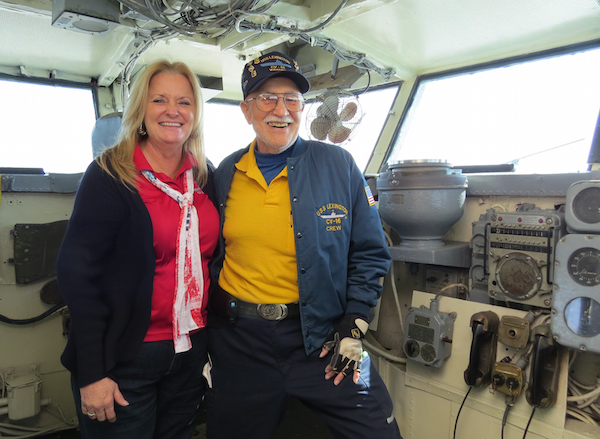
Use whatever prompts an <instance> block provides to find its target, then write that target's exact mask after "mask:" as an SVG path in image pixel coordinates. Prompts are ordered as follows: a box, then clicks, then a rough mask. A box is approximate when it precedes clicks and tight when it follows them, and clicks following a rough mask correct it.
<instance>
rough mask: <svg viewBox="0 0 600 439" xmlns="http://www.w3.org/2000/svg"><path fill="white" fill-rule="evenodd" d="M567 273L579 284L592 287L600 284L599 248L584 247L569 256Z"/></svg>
mask: <svg viewBox="0 0 600 439" xmlns="http://www.w3.org/2000/svg"><path fill="white" fill-rule="evenodd" d="M568 270H569V275H571V278H572V279H573V280H574V281H575V282H577V283H578V284H579V285H584V286H587V287H593V286H596V285H598V284H600V250H598V249H596V248H591V247H586V248H581V249H579V250H576V251H574V252H573V253H572V254H571V256H570V257H569V267H568Z"/></svg>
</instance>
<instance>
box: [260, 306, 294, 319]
mask: <svg viewBox="0 0 600 439" xmlns="http://www.w3.org/2000/svg"><path fill="white" fill-rule="evenodd" d="M256 310H257V311H258V315H259V316H261V317H262V318H263V319H266V320H283V319H285V318H286V317H287V315H288V308H287V306H286V305H284V304H281V303H259V304H258V305H256Z"/></svg>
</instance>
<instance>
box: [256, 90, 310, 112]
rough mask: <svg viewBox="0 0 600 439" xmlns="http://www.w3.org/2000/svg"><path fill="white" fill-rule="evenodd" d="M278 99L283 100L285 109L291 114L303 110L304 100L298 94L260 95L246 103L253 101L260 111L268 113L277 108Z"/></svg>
mask: <svg viewBox="0 0 600 439" xmlns="http://www.w3.org/2000/svg"><path fill="white" fill-rule="evenodd" d="M279 99H283V103H284V104H285V108H287V109H288V111H290V112H292V113H297V112H298V111H302V109H303V108H304V98H303V97H302V95H301V94H300V93H261V94H259V95H258V96H256V97H255V98H250V99H246V102H250V101H254V103H255V104H256V108H258V109H259V110H260V111H264V112H269V111H273V110H274V109H275V107H277V103H278V102H279Z"/></svg>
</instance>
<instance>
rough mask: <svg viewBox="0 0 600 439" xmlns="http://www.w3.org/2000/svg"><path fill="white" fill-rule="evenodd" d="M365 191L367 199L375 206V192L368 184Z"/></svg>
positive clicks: (370, 204)
mask: <svg viewBox="0 0 600 439" xmlns="http://www.w3.org/2000/svg"><path fill="white" fill-rule="evenodd" d="M365 193H366V194H367V201H368V202H369V206H374V205H375V198H373V193H372V192H371V188H370V187H369V186H368V185H367V186H365Z"/></svg>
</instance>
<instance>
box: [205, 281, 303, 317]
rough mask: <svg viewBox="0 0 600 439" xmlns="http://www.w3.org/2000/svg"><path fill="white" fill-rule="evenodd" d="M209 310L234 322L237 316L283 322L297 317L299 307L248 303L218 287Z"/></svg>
mask: <svg viewBox="0 0 600 439" xmlns="http://www.w3.org/2000/svg"><path fill="white" fill-rule="evenodd" d="M210 304H211V305H210V307H211V310H212V311H214V312H216V313H217V314H219V315H221V316H223V317H228V318H229V320H230V321H232V322H233V321H235V319H236V317H237V316H238V315H248V316H258V317H262V318H263V319H265V320H273V321H278V320H283V319H285V318H287V317H298V316H299V315H300V305H299V304H298V302H294V303H250V302H245V301H243V300H240V299H238V298H237V297H234V296H232V295H231V294H229V293H228V292H227V291H225V290H223V289H222V288H221V287H220V286H218V285H217V286H216V288H215V289H214V290H213V291H212V293H211V299H210Z"/></svg>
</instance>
